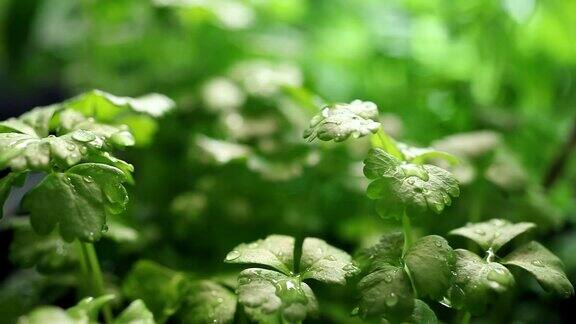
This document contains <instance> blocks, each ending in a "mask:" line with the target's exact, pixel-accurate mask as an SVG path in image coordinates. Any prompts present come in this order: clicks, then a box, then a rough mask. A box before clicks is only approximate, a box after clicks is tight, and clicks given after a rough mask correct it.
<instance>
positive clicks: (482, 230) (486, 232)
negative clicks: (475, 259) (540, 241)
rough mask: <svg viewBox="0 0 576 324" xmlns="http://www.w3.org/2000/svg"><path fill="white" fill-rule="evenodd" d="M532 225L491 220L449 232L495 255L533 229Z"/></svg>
mask: <svg viewBox="0 0 576 324" xmlns="http://www.w3.org/2000/svg"><path fill="white" fill-rule="evenodd" d="M535 227H536V225H534V224H533V223H526V222H522V223H516V224H513V223H510V222H508V221H506V220H504V219H492V220H489V221H487V222H483V223H475V224H469V225H467V226H465V227H460V228H457V229H455V230H452V231H450V234H452V235H459V236H463V237H466V238H469V239H471V240H472V241H474V242H476V243H478V245H480V247H481V248H482V249H484V250H485V251H487V250H488V249H491V250H492V252H494V253H496V252H497V251H498V250H499V249H500V248H501V247H502V246H504V245H506V243H508V242H510V241H511V240H512V239H514V238H515V237H516V236H518V235H520V234H522V233H525V232H527V231H528V230H530V229H533V228H535Z"/></svg>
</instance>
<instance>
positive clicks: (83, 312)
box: [67, 295, 114, 323]
mask: <svg viewBox="0 0 576 324" xmlns="http://www.w3.org/2000/svg"><path fill="white" fill-rule="evenodd" d="M113 299H114V295H103V296H100V297H96V298H94V297H87V298H84V299H82V300H81V301H80V302H79V303H78V304H76V306H74V307H72V308H69V309H68V310H67V312H68V314H69V315H70V316H72V317H73V318H75V319H77V320H79V321H80V320H82V321H84V320H86V323H88V322H91V323H94V322H98V313H99V312H100V310H101V309H102V307H104V305H106V304H108V303H109V302H110V301H112V300H113Z"/></svg>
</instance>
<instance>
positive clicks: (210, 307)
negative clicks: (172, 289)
mask: <svg viewBox="0 0 576 324" xmlns="http://www.w3.org/2000/svg"><path fill="white" fill-rule="evenodd" d="M184 296H186V297H185V300H184V302H183V307H182V308H183V315H182V321H183V322H185V323H217V324H224V323H232V322H233V321H234V314H235V313H236V295H234V293H233V292H231V291H230V290H228V289H226V288H224V287H222V286H221V285H220V284H218V283H215V282H213V281H210V280H199V281H193V282H191V283H189V284H188V285H186V291H185V292H184Z"/></svg>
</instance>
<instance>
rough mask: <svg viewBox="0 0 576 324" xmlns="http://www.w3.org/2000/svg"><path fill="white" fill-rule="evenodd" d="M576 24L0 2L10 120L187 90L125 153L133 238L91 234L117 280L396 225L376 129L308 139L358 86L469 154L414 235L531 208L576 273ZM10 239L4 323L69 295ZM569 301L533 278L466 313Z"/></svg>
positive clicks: (494, 12)
mask: <svg viewBox="0 0 576 324" xmlns="http://www.w3.org/2000/svg"><path fill="white" fill-rule="evenodd" d="M575 30H576V2H574V1H567V0H547V1H539V0H501V1H497V0H467V1H450V0H390V1H379V0H364V1H360V0H314V1H305V0H268V1H266V0H252V1H240V0H124V1H114V0H99V1H96V0H83V1H78V0H26V1H22V0H0V115H1V117H2V118H1V119H5V118H8V117H10V116H17V115H19V114H20V113H22V112H24V111H26V110H28V109H31V108H32V107H34V106H37V105H47V104H51V103H54V102H58V101H60V100H62V99H64V98H68V97H70V96H73V95H75V94H78V93H80V92H82V91H86V90H90V89H94V88H96V89H101V90H104V91H107V92H110V93H113V94H116V95H122V96H139V95H143V94H146V93H149V92H158V93H162V94H165V95H168V96H169V97H171V98H172V99H174V100H175V101H176V103H177V109H176V110H175V111H173V112H172V113H171V114H169V115H167V116H165V117H164V118H163V119H161V120H160V122H159V124H158V125H157V126H155V125H148V124H143V125H140V127H142V128H145V129H148V130H149V131H152V132H155V137H154V140H153V141H150V142H147V143H142V142H141V145H140V146H139V147H138V148H136V149H134V150H131V151H128V152H125V156H124V157H125V158H126V159H127V160H128V161H130V162H131V163H133V164H134V165H135V167H136V185H135V186H133V187H132V188H131V191H132V193H131V207H130V211H129V213H128V214H127V215H124V217H123V218H122V219H120V220H115V221H116V222H117V224H118V225H117V227H116V229H118V228H120V226H121V228H122V230H124V231H128V232H129V233H131V234H130V235H131V236H130V235H128V236H129V237H128V238H126V237H125V236H122V238H123V239H120V240H113V239H106V240H104V241H103V242H101V243H100V244H99V246H98V248H99V254H100V255H101V257H102V259H103V260H104V261H103V267H104V268H105V270H106V271H108V273H109V275H110V277H111V278H112V281H113V282H117V283H119V282H121V280H122V278H123V276H124V275H125V274H126V272H127V271H128V270H129V269H130V268H131V267H132V264H133V263H134V262H135V261H136V260H138V259H151V260H154V261H157V262H159V263H161V264H163V265H165V266H167V267H169V268H172V269H176V270H179V271H187V272H189V273H192V274H194V275H198V276H213V275H216V274H222V275H226V274H233V273H234V271H235V270H237V269H234V267H231V266H226V265H224V264H223V263H222V262H221V261H222V259H223V258H224V256H225V255H226V253H227V252H228V251H229V250H230V249H231V248H233V247H234V246H236V245H237V244H239V243H241V242H248V241H252V240H255V239H258V238H263V237H265V236H267V235H269V234H273V233H281V234H290V235H305V236H315V237H320V238H323V239H325V240H326V241H327V242H329V243H330V244H332V245H334V246H337V247H340V248H342V249H345V250H346V251H348V252H350V253H354V252H356V251H358V250H359V249H360V248H362V247H365V246H367V245H368V244H371V243H373V242H374V241H375V240H376V239H377V238H378V236H379V235H381V234H383V233H386V232H387V231H390V230H392V229H393V228H394V226H395V225H394V224H388V223H387V222H385V221H383V220H381V219H379V218H378V217H377V216H376V214H375V212H374V209H373V205H372V203H371V202H370V201H369V200H368V199H367V198H366V197H365V194H364V189H365V186H366V181H365V179H364V178H363V176H362V173H361V167H362V163H361V161H362V159H363V158H364V157H365V155H366V152H367V150H368V148H369V141H368V140H366V139H360V140H349V141H347V142H346V143H345V144H332V143H328V144H325V143H312V144H310V143H306V142H305V140H304V139H302V132H303V130H304V129H305V128H306V127H307V124H308V121H309V119H310V117H311V116H313V115H314V114H315V113H317V112H318V111H319V109H320V108H321V105H322V104H323V103H333V102H349V101H351V100H353V99H356V98H360V99H363V100H370V101H373V102H375V103H376V104H377V105H378V107H379V110H380V113H381V116H383V120H382V122H383V124H384V127H385V129H386V130H387V132H389V133H390V134H392V135H393V136H394V137H396V138H399V139H401V140H403V141H406V142H408V143H411V144H416V145H420V146H429V145H433V146H435V147H438V148H441V149H444V150H447V151H449V152H452V153H454V154H456V155H458V156H460V157H461V159H462V163H461V164H460V166H459V167H458V168H457V169H456V170H454V172H455V173H456V174H457V175H458V177H459V179H460V181H461V183H462V195H461V198H460V199H459V200H458V201H457V202H456V204H455V205H454V206H453V207H451V208H449V209H448V210H447V212H445V213H444V214H442V215H428V216H427V217H423V218H422V219H419V220H417V222H416V226H417V227H418V230H419V233H420V234H427V233H436V234H440V235H445V234H446V233H447V231H449V230H450V229H453V228H455V227H458V226H461V225H463V224H466V223H467V222H470V221H479V220H483V219H489V218H494V217H499V218H505V219H510V220H513V221H531V222H534V223H536V224H538V226H539V227H538V231H537V233H536V237H537V238H538V239H539V240H540V241H541V242H543V243H544V244H545V245H546V246H547V247H548V248H550V249H551V250H552V251H554V252H555V253H557V254H558V255H559V256H560V257H561V258H562V259H563V261H564V262H565V264H566V269H567V273H568V274H569V277H570V279H571V281H572V282H574V281H575V280H576V228H575V227H574V224H575V223H576V156H575V154H573V151H574V150H576V82H575V81H576V80H575V76H576V75H575V72H576V38H575V35H574V31H575ZM111 226H112V227H111V231H114V229H115V227H114V226H116V225H114V223H113V224H112V225H111ZM124 234H126V233H125V232H124ZM1 235H2V236H1V238H0V241H1V246H2V251H3V253H2V255H3V260H2V268H1V270H0V271H1V273H2V278H3V284H2V286H1V288H0V313H1V314H7V315H6V316H4V317H5V319H4V318H3V319H0V322H2V321H4V320H6V322H7V323H9V322H10V319H13V318H15V317H16V316H18V315H20V314H21V313H25V312H26V311H28V310H29V309H30V308H31V307H33V306H36V305H39V304H47V303H58V304H61V305H64V306H68V305H69V304H72V302H71V300H70V298H71V297H70V293H69V290H70V284H68V283H66V282H64V279H62V282H59V281H58V282H54V281H55V279H51V280H52V281H51V282H46V281H47V280H46V277H43V276H42V275H40V274H38V273H37V272H36V270H26V271H21V270H16V268H17V267H16V266H15V265H14V262H13V261H11V260H12V259H10V258H9V253H8V251H9V250H10V242H11V241H12V239H13V236H14V233H12V232H11V231H4V232H2V233H1ZM118 235H120V234H118ZM119 242H120V243H119ZM451 242H452V243H453V246H454V247H459V246H462V244H463V243H462V242H460V241H457V240H452V241H451ZM56 281H57V280H56ZM54 286H57V287H58V289H59V290H54V288H53V287H54ZM23 287H24V288H23ZM313 288H314V289H315V291H316V292H317V294H318V298H319V300H320V306H321V307H320V308H321V312H322V313H321V315H320V317H319V318H318V319H316V321H318V322H322V323H328V322H333V323H349V322H353V321H354V320H353V319H351V318H350V317H349V316H348V314H349V313H350V311H351V309H352V308H353V305H354V299H353V297H352V296H354V293H353V287H350V288H347V289H349V290H348V291H346V290H343V289H337V288H326V287H322V286H319V287H317V288H316V287H313ZM22 291H26V296H22V294H21V292H22ZM55 291H58V293H56V292H55ZM18 293H20V295H18ZM575 301H576V299H574V298H572V299H570V300H564V301H559V300H556V299H552V298H548V296H547V295H546V294H545V293H543V292H542V291H541V290H540V289H539V288H538V287H537V285H536V284H535V282H533V281H530V280H525V281H522V282H520V283H519V287H518V289H517V293H516V294H514V295H513V296H508V297H507V298H506V299H505V300H502V301H499V302H498V303H497V304H496V305H494V306H493V308H492V309H491V310H490V311H489V312H488V313H487V314H486V315H485V316H484V317H480V318H475V319H473V322H478V323H484V322H486V323H488V322H490V323H543V322H546V323H562V322H566V323H567V322H569V319H570V317H569V307H570V305H572V306H573V305H574V303H575ZM510 305H514V306H513V307H511V306H510ZM435 311H436V312H437V314H438V316H439V318H440V319H442V320H443V321H446V322H450V321H451V320H452V316H453V312H452V311H450V310H449V309H447V308H444V307H442V306H437V307H436V308H435ZM175 321H177V319H176V320H175ZM312 321H313V320H312Z"/></svg>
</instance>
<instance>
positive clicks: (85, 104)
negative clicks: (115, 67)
mask: <svg viewBox="0 0 576 324" xmlns="http://www.w3.org/2000/svg"><path fill="white" fill-rule="evenodd" d="M61 106H62V107H64V108H70V109H74V110H76V111H79V112H81V113H82V114H84V115H86V116H93V117H94V118H95V119H96V120H98V121H99V122H104V123H109V124H126V125H128V126H129V127H130V130H131V132H132V133H133V134H134V137H135V138H136V143H137V144H138V145H140V146H142V145H147V144H149V143H150V142H151V141H152V139H153V135H154V133H155V132H156V130H157V128H158V125H157V124H156V121H155V119H156V118H159V117H161V116H163V115H165V114H166V113H168V112H169V111H171V110H172V109H174V107H175V103H174V101H173V100H172V99H170V98H168V97H166V96H164V95H161V94H157V93H152V94H148V95H144V96H142V97H137V98H130V97H118V96H115V95H113V94H110V93H106V92H104V91H101V90H92V91H89V92H86V93H83V94H80V95H78V96H76V97H74V98H72V99H69V100H67V101H65V102H63V103H62V104H61Z"/></svg>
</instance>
